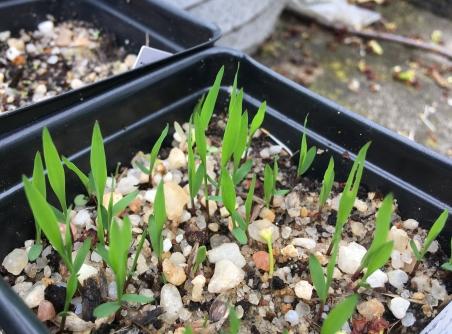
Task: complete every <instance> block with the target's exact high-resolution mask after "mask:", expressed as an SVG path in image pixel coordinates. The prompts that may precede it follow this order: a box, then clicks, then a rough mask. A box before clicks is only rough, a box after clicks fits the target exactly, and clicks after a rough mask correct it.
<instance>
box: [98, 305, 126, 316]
mask: <svg viewBox="0 0 452 334" xmlns="http://www.w3.org/2000/svg"><path fill="white" fill-rule="evenodd" d="M120 308H121V304H120V303H119V302H108V303H103V304H100V305H99V306H98V307H96V308H95V309H94V313H93V314H94V316H95V317H96V318H106V317H109V316H110V315H112V314H114V313H116V312H117V311H118V310H119V309H120Z"/></svg>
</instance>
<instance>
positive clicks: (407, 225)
mask: <svg viewBox="0 0 452 334" xmlns="http://www.w3.org/2000/svg"><path fill="white" fill-rule="evenodd" d="M418 226H419V222H418V221H417V220H414V219H407V220H405V221H404V222H403V228H404V229H407V230H415V229H417V227H418Z"/></svg>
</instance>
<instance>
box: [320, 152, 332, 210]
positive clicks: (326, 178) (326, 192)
mask: <svg viewBox="0 0 452 334" xmlns="http://www.w3.org/2000/svg"><path fill="white" fill-rule="evenodd" d="M333 182H334V159H333V157H331V158H330V162H329V163H328V167H327V169H326V171H325V174H324V175H323V182H322V189H321V190H320V195H319V210H321V209H322V207H323V206H324V205H325V203H326V200H327V199H328V197H329V196H330V193H331V189H332V188H333Z"/></svg>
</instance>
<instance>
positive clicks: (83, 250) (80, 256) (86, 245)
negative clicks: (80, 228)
mask: <svg viewBox="0 0 452 334" xmlns="http://www.w3.org/2000/svg"><path fill="white" fill-rule="evenodd" d="M90 247H91V238H87V239H85V241H84V242H83V245H82V247H80V249H79V250H78V252H77V255H76V256H75V260H74V269H73V270H74V272H75V273H78V272H79V270H80V268H81V267H82V265H83V263H84V262H85V259H86V256H87V255H88V252H89V249H90Z"/></svg>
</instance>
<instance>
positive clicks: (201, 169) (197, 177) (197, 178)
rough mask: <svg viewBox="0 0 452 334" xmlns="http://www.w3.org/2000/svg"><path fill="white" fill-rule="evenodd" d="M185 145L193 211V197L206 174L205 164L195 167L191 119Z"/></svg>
mask: <svg viewBox="0 0 452 334" xmlns="http://www.w3.org/2000/svg"><path fill="white" fill-rule="evenodd" d="M187 145H188V148H187V149H188V161H187V169H188V188H189V193H190V200H191V210H192V213H194V212H195V197H196V196H197V194H198V192H199V189H200V188H201V184H202V181H203V178H204V175H205V174H206V170H205V166H204V165H203V164H202V163H201V164H200V165H199V166H198V168H197V169H196V164H195V154H194V152H193V139H192V127H191V121H190V124H189V129H188V136H187Z"/></svg>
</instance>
